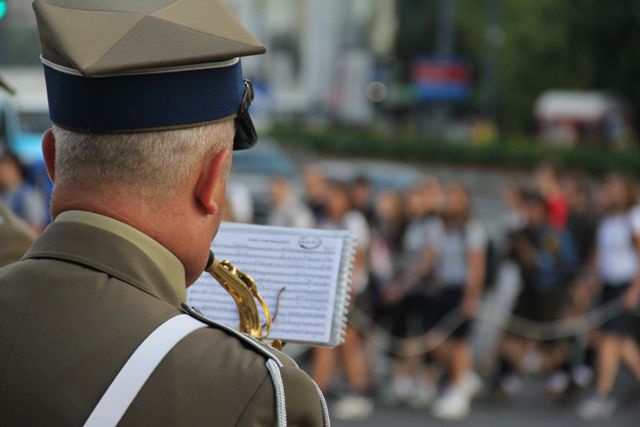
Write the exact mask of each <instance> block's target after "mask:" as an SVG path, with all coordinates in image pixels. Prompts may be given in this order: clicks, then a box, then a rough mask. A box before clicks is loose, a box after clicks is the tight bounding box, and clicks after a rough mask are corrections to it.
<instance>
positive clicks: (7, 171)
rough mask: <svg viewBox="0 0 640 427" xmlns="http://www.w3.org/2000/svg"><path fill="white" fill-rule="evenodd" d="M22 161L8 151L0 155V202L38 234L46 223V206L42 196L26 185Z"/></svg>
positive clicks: (25, 173)
mask: <svg viewBox="0 0 640 427" xmlns="http://www.w3.org/2000/svg"><path fill="white" fill-rule="evenodd" d="M26 175H27V172H26V169H25V167H24V165H23V164H22V161H21V160H20V159H19V158H18V157H17V156H16V155H15V154H14V153H12V152H10V151H9V150H5V151H4V152H3V153H2V154H0V201H1V202H3V203H4V204H5V205H6V206H7V207H8V208H9V209H11V211H12V212H13V213H15V214H16V215H17V216H18V217H20V218H22V220H24V221H25V222H26V223H27V224H29V226H30V227H31V228H32V229H33V230H34V231H35V232H40V231H42V229H43V228H44V226H45V224H46V221H47V211H46V209H47V208H46V204H45V201H44V198H43V196H42V194H40V192H39V191H38V190H37V189H36V188H35V187H33V186H31V185H29V184H28V183H27V180H26V178H27V176H26Z"/></svg>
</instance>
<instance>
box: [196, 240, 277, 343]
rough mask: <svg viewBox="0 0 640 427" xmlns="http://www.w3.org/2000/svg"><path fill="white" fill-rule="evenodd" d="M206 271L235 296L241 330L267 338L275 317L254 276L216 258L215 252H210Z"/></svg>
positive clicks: (261, 338)
mask: <svg viewBox="0 0 640 427" xmlns="http://www.w3.org/2000/svg"><path fill="white" fill-rule="evenodd" d="M205 271H206V272H207V273H209V274H211V275H212V276H213V277H214V278H215V279H216V281H217V282H218V283H220V285H222V287H223V288H224V289H225V290H226V291H227V292H228V293H229V295H230V296H231V298H233V301H234V302H235V304H236V307H237V309H238V317H239V319H240V322H239V325H238V329H239V331H240V332H243V333H246V334H249V335H251V336H252V337H254V338H256V339H259V340H264V339H266V338H267V337H268V336H269V333H270V332H271V326H272V320H273V319H272V316H271V312H270V311H269V307H268V306H267V303H266V302H265V300H264V298H262V295H260V292H258V287H257V286H256V282H255V281H254V280H253V278H251V276H249V275H248V274H245V273H243V272H242V271H240V270H238V269H237V268H236V267H234V266H233V265H232V264H231V263H230V262H229V261H218V260H216V259H215V257H214V256H213V253H210V254H209V262H208V263H207V267H206V269H205ZM258 304H259V305H260V307H261V308H262V312H263V313H264V318H265V321H264V323H263V322H262V321H261V320H260V310H259V308H258Z"/></svg>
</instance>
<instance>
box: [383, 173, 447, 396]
mask: <svg viewBox="0 0 640 427" xmlns="http://www.w3.org/2000/svg"><path fill="white" fill-rule="evenodd" d="M438 186H439V183H436V182H434V185H433V187H432V191H424V188H422V187H421V186H416V187H414V188H412V189H410V190H409V191H408V192H407V193H406V194H405V206H406V212H407V221H408V222H407V227H406V230H405V233H404V237H403V239H402V247H401V251H400V252H399V255H400V261H399V263H398V264H399V271H398V273H397V279H396V280H395V282H394V283H393V285H392V287H391V288H390V289H388V291H387V295H386V296H387V301H388V303H389V304H392V306H393V312H394V319H393V324H392V327H391V333H392V334H393V335H394V336H395V337H399V338H412V337H417V336H424V335H425V334H426V332H428V331H429V330H430V329H431V328H432V327H433V326H434V316H433V313H434V311H435V310H437V306H436V304H437V302H436V298H435V295H436V292H437V289H436V286H435V283H434V275H433V271H434V267H435V262H436V254H437V250H436V249H435V248H434V246H433V242H434V240H435V239H437V233H438V231H439V229H440V225H441V219H440V216H439V213H440V212H439V208H440V204H439V202H440V200H439V191H440V189H439V188H438ZM410 343H411V341H407V342H405V345H404V346H401V347H399V348H395V349H394V351H395V353H397V354H402V353H405V352H408V353H413V352H414V350H413V348H412V347H413V346H412V345H411V344H410ZM421 344H422V343H421ZM427 358H428V356H427ZM424 359H425V356H423V355H420V354H414V355H411V356H405V357H395V360H394V363H393V376H392V381H391V387H390V391H391V396H390V397H391V398H392V399H393V400H394V401H396V402H401V403H407V404H409V405H411V406H415V407H424V406H426V405H428V404H430V403H431V402H432V401H433V399H434V398H435V396H436V393H437V388H436V386H435V384H434V379H433V378H432V375H431V372H429V371H428V370H427V369H426V367H425V366H424V364H423V360H424Z"/></svg>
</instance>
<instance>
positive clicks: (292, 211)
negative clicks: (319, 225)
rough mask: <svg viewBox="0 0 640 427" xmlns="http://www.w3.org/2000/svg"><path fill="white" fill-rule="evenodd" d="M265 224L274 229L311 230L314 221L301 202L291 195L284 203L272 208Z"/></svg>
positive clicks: (309, 211) (308, 210)
mask: <svg viewBox="0 0 640 427" xmlns="http://www.w3.org/2000/svg"><path fill="white" fill-rule="evenodd" d="M267 223H268V224H269V225H273V226H275V227H293V228H312V227H313V226H314V225H315V220H314V219H313V214H312V213H311V210H310V209H309V208H308V207H307V206H306V205H305V204H304V203H303V202H302V200H300V199H298V198H297V197H295V196H293V195H291V196H289V198H288V199H287V200H286V201H285V202H284V203H282V204H281V205H279V206H275V207H274V208H273V211H272V212H271V215H270V216H269V219H268V220H267Z"/></svg>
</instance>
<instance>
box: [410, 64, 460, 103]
mask: <svg viewBox="0 0 640 427" xmlns="http://www.w3.org/2000/svg"><path fill="white" fill-rule="evenodd" d="M411 81H412V86H413V91H414V94H415V96H416V98H417V99H418V100H420V101H424V102H432V101H460V100H463V99H465V98H467V97H468V96H469V94H470V93H471V67H470V66H469V63H468V62H467V61H465V60H463V59H452V58H440V57H426V58H420V59H417V60H416V61H415V62H414V63H413V66H412V68H411Z"/></svg>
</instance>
